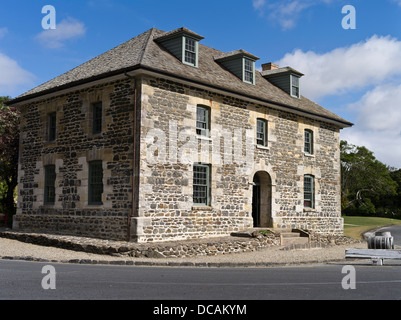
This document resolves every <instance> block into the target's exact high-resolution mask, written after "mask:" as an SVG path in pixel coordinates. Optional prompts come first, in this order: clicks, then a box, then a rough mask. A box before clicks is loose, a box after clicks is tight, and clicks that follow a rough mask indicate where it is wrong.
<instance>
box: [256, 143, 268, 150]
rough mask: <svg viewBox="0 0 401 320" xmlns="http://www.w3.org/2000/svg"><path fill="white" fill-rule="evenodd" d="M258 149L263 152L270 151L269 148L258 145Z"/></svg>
mask: <svg viewBox="0 0 401 320" xmlns="http://www.w3.org/2000/svg"><path fill="white" fill-rule="evenodd" d="M256 148H257V149H261V150H267V151H269V150H270V149H269V147H265V146H261V145H260V144H257V145H256Z"/></svg>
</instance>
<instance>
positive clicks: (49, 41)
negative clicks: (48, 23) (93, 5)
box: [36, 18, 86, 49]
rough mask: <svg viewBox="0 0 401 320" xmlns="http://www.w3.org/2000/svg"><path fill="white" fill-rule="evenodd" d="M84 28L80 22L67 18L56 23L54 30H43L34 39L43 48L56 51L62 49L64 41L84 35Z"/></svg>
mask: <svg viewBox="0 0 401 320" xmlns="http://www.w3.org/2000/svg"><path fill="white" fill-rule="evenodd" d="M85 33H86V28H85V25H84V24H83V23H82V22H79V21H78V20H75V19H73V18H67V19H65V20H62V21H61V22H60V23H57V25H56V29H54V30H52V29H49V30H44V31H42V32H41V33H40V34H38V35H37V36H36V39H37V40H38V41H39V42H40V43H41V44H42V45H44V46H45V47H47V48H51V49H56V48H60V47H63V46H64V45H65V41H67V40H71V39H74V38H77V37H81V36H83V35H85Z"/></svg>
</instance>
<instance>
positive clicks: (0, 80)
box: [0, 52, 35, 96]
mask: <svg viewBox="0 0 401 320" xmlns="http://www.w3.org/2000/svg"><path fill="white" fill-rule="evenodd" d="M0 70H1V72H0V95H2V96H3V95H4V96H14V95H15V94H19V93H21V92H22V91H23V90H25V89H26V88H27V87H30V86H32V85H33V82H34V79H35V76H34V75H33V74H32V73H30V72H28V71H26V70H24V69H23V68H22V67H21V66H20V65H19V64H18V63H17V62H16V61H15V60H13V59H11V58H10V57H8V56H6V55H5V54H3V53H1V52H0Z"/></svg>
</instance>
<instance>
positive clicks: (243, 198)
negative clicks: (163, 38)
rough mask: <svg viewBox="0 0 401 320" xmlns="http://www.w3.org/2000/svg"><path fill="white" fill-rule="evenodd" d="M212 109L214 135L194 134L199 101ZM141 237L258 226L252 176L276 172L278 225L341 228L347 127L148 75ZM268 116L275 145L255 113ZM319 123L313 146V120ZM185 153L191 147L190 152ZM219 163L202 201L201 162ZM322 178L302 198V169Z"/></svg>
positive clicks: (221, 233) (220, 233) (138, 219)
mask: <svg viewBox="0 0 401 320" xmlns="http://www.w3.org/2000/svg"><path fill="white" fill-rule="evenodd" d="M197 105H203V106H207V107H209V108H210V113H211V130H212V132H211V138H198V137H197V136H196V134H195V132H196V131H195V130H196V129H195V128H196V108H197ZM141 112H142V115H141V155H140V163H141V166H140V187H139V210H138V214H137V216H136V217H135V218H134V220H135V221H134V224H135V225H136V226H137V229H136V235H135V237H136V239H137V240H138V241H141V242H146V241H168V240H171V239H175V240H178V239H194V238H202V237H216V236H224V235H228V234H230V233H231V232H236V231H239V230H243V229H246V228H250V227H252V226H253V218H252V188H253V187H252V181H253V177H254V175H255V174H256V173H257V172H265V173H267V174H268V175H269V177H270V181H271V185H270V186H269V190H270V191H269V192H270V193H271V200H270V201H266V205H269V206H271V208H269V210H266V212H269V214H270V215H271V217H270V219H266V221H271V223H272V225H269V226H264V227H276V228H300V229H305V230H310V231H314V232H321V233H330V234H342V232H343V224H342V219H341V213H340V180H339V179H340V166H339V129H338V128H336V127H334V126H331V125H328V124H326V123H323V122H319V121H315V120H311V119H306V118H303V117H300V116H297V115H294V114H290V113H287V112H283V111H277V110H274V109H272V108H269V107H266V106H260V105H256V104H252V103H249V102H246V101H242V100H240V99H236V98H231V97H228V96H224V95H220V94H216V93H212V92H209V91H206V90H200V89H197V88H194V87H190V86H187V85H182V84H178V83H174V82H172V81H168V80H164V79H155V78H150V77H144V78H143V83H142V104H141ZM257 118H264V119H266V120H267V121H268V124H269V126H268V127H269V129H268V130H269V132H268V140H269V141H268V146H267V147H257V146H255V144H254V142H255V134H256V133H255V128H256V119H257ZM306 128H308V129H312V130H313V131H314V150H315V152H314V154H313V155H312V156H309V155H305V154H304V152H303V146H304V129H306ZM183 155H186V157H184V156H183ZM195 162H201V163H206V164H210V166H211V176H212V179H211V194H212V195H211V205H210V206H209V207H194V206H193V199H192V195H193V164H194V163H195ZM305 174H312V175H314V176H315V179H316V193H315V195H316V206H315V208H314V209H309V210H307V209H304V207H303V177H304V175H305Z"/></svg>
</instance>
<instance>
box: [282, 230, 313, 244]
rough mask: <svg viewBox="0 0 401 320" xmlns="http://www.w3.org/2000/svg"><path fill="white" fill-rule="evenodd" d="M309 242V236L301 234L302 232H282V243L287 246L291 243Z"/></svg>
mask: <svg viewBox="0 0 401 320" xmlns="http://www.w3.org/2000/svg"><path fill="white" fill-rule="evenodd" d="M308 242H309V237H307V236H301V233H300V232H281V233H280V244H281V245H282V246H287V245H290V244H304V243H308Z"/></svg>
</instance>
